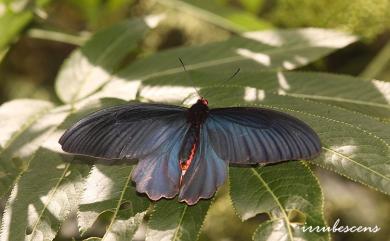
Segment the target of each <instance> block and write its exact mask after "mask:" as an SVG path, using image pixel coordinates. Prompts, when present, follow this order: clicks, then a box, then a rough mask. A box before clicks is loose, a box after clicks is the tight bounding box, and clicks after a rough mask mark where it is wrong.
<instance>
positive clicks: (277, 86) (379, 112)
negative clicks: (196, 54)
mask: <svg viewBox="0 0 390 241" xmlns="http://www.w3.org/2000/svg"><path fill="white" fill-rule="evenodd" d="M231 72H232V70H230V69H221V67H220V66H215V67H213V68H209V69H204V70H203V69H202V70H192V71H191V72H190V74H191V77H192V78H193V80H194V82H195V83H196V84H197V86H196V87H210V86H218V85H223V86H231V87H235V86H237V87H245V96H244V99H245V100H248V101H250V100H252V99H253V100H254V99H257V98H261V97H262V96H263V95H265V96H266V95H267V93H273V94H279V95H289V96H293V97H298V98H305V99H312V100H315V101H319V102H324V103H327V104H330V105H334V106H339V107H342V108H347V109H350V110H353V111H357V112H361V113H364V114H366V115H370V116H373V117H377V118H379V119H383V120H390V105H389V103H390V92H389V90H390V83H388V82H383V81H379V80H373V81H367V80H364V79H357V78H354V77H351V76H346V75H336V74H328V73H315V72H286V71H273V70H271V71H270V70H259V69H252V70H242V71H241V72H240V73H239V74H238V75H237V76H236V77H235V78H234V79H232V80H230V81H228V82H223V80H224V79H226V78H227V77H229V76H230V75H231ZM186 79H187V76H185V73H183V72H182V73H174V74H169V75H161V76H156V77H152V78H149V79H147V80H145V81H143V82H142V86H141V85H139V86H141V88H140V89H139V96H141V97H143V98H147V99H150V98H152V99H153V97H154V95H155V94H156V93H159V95H160V92H161V95H163V96H161V99H164V98H167V99H168V98H169V99H174V100H176V101H182V100H184V98H185V97H187V96H188V95H189V94H190V93H194V88H193V87H192V86H191V82H190V81H187V80H186ZM164 86H169V90H164V91H174V90H175V88H176V90H177V94H171V96H167V95H166V96H164V93H162V92H164V91H162V90H163V87H164ZM250 87H252V88H250ZM205 97H206V98H207V95H206V96H205Z"/></svg>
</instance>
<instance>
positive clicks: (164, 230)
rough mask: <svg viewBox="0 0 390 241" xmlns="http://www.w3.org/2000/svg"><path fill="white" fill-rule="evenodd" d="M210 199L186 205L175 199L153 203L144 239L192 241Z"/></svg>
mask: <svg viewBox="0 0 390 241" xmlns="http://www.w3.org/2000/svg"><path fill="white" fill-rule="evenodd" d="M210 204H211V200H201V201H199V202H198V203H197V204H196V205H193V206H188V205H186V204H183V203H177V201H176V200H174V201H170V200H161V201H159V202H157V203H156V204H155V205H154V211H153V213H152V214H151V217H150V220H149V223H148V228H147V230H146V241H154V240H164V241H169V240H172V241H176V240H182V241H192V240H194V239H197V237H198V235H199V232H200V229H201V227H202V224H203V221H204V219H205V217H206V214H207V211H208V209H209V207H210Z"/></svg>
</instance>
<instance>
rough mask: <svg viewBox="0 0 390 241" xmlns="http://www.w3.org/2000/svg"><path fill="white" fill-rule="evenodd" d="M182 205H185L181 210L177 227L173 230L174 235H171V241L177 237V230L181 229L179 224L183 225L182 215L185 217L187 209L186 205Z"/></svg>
mask: <svg viewBox="0 0 390 241" xmlns="http://www.w3.org/2000/svg"><path fill="white" fill-rule="evenodd" d="M184 205H185V206H184V209H183V213H182V214H181V216H180V220H179V222H178V223H177V227H176V229H175V233H174V234H173V237H172V241H175V240H176V238H177V237H178V234H179V228H180V227H181V224H182V223H183V219H184V215H185V213H186V211H187V208H188V206H187V204H184Z"/></svg>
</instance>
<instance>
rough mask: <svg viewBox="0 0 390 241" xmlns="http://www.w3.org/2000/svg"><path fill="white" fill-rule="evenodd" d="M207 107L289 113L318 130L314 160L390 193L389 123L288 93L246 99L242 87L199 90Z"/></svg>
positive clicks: (320, 164)
mask: <svg viewBox="0 0 390 241" xmlns="http://www.w3.org/2000/svg"><path fill="white" fill-rule="evenodd" d="M201 93H203V95H204V96H207V98H208V100H209V103H210V107H217V106H218V107H220V106H258V107H265V108H271V109H275V110H278V111H282V112H286V113H289V114H291V115H293V116H296V117H298V118H299V119H301V120H303V121H305V122H306V123H308V124H309V125H310V126H311V127H313V129H314V130H315V131H316V132H317V133H318V135H319V137H320V139H321V142H322V146H323V148H322V149H323V151H322V154H321V155H320V156H319V157H318V158H316V159H315V160H313V161H312V162H313V163H314V164H317V165H319V166H322V167H325V168H327V169H330V170H332V171H335V172H337V173H339V174H341V175H344V176H346V177H348V178H350V179H352V180H354V181H358V182H361V183H363V184H365V185H368V186H370V187H372V188H374V189H376V190H379V191H381V192H384V193H386V194H390V176H389V172H388V169H389V166H390V160H389V158H388V157H389V156H390V148H389V141H390V128H389V124H387V123H383V122H380V121H378V120H376V119H373V118H371V117H369V116H366V115H362V114H359V113H356V112H352V111H348V110H345V109H340V108H338V107H332V106H329V105H326V104H322V103H318V102H313V101H308V100H304V99H300V98H295V97H289V96H275V95H272V94H268V93H267V94H265V96H263V98H262V99H257V100H256V99H254V100H253V101H245V99H244V98H245V88H242V87H237V86H235V87H210V88H204V89H203V90H202V92H201Z"/></svg>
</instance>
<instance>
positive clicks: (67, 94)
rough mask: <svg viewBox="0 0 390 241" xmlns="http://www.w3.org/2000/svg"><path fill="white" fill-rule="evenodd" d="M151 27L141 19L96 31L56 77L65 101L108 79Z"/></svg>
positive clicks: (75, 97)
mask: <svg viewBox="0 0 390 241" xmlns="http://www.w3.org/2000/svg"><path fill="white" fill-rule="evenodd" d="M148 29H149V27H148V26H147V25H146V24H145V22H144V21H143V20H142V19H138V20H130V21H125V22H121V23H119V24H116V25H115V26H112V27H110V28H108V29H105V30H102V31H100V32H98V33H96V34H95V35H94V36H93V37H92V38H91V39H90V40H89V41H87V42H86V43H85V45H84V46H83V47H82V48H81V49H79V50H76V51H74V52H73V53H72V55H71V56H70V57H69V59H68V60H67V61H65V64H64V65H63V66H62V68H61V71H60V73H59V75H58V76H57V80H56V92H57V94H58V96H59V97H60V99H61V100H62V101H63V102H65V103H74V102H75V101H77V100H80V99H82V98H85V97H87V96H88V95H91V94H93V93H94V92H95V91H96V90H98V89H99V88H101V87H102V86H103V85H104V84H105V83H107V82H109V81H110V80H111V78H112V75H113V73H114V72H115V71H116V70H117V66H118V65H119V64H120V62H121V61H122V60H123V59H124V58H125V56H126V55H127V54H128V53H130V52H132V51H134V50H135V49H136V48H137V46H138V41H140V39H141V38H142V37H143V36H144V35H145V33H146V32H147V30H148Z"/></svg>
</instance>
